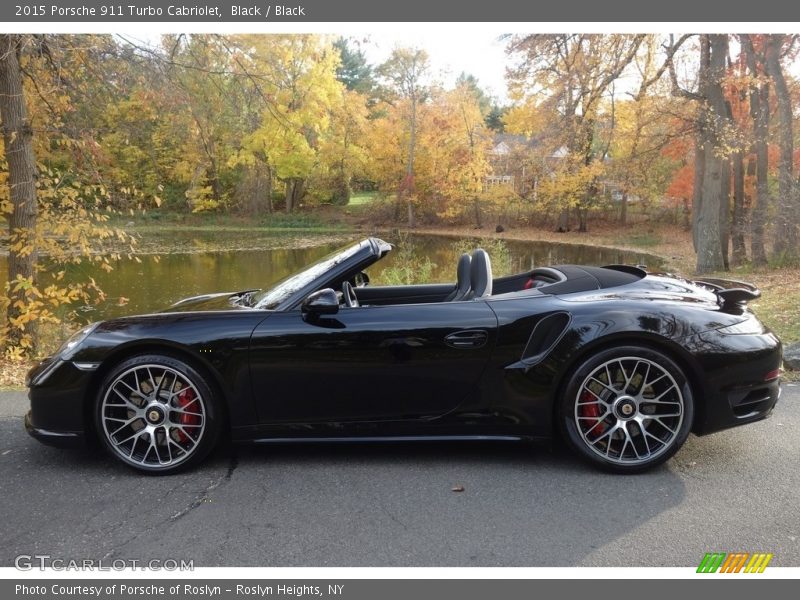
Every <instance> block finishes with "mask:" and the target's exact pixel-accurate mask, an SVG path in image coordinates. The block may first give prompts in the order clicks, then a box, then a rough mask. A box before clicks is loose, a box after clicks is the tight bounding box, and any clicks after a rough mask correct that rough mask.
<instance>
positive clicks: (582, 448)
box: [25, 238, 781, 473]
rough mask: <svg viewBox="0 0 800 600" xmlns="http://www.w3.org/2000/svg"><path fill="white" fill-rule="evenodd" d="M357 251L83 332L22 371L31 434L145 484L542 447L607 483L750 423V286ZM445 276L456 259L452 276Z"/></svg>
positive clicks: (764, 396)
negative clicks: (415, 452)
mask: <svg viewBox="0 0 800 600" xmlns="http://www.w3.org/2000/svg"><path fill="white" fill-rule="evenodd" d="M390 250H391V246H390V245H389V244H387V243H386V242H384V241H382V240H379V239H376V238H369V239H366V240H364V241H362V242H360V243H357V244H355V245H352V246H349V247H347V248H344V249H343V250H341V251H339V252H336V253H334V254H332V255H329V256H328V257H326V258H324V259H322V260H320V261H319V262H317V263H316V264H313V265H311V266H310V267H308V268H306V269H305V270H303V271H301V272H299V273H297V274H295V275H292V276H291V277H289V278H287V279H285V280H283V281H282V282H280V283H278V284H277V285H275V286H274V287H272V288H271V289H268V290H263V291H261V290H247V291H242V292H236V293H222V294H210V295H206V296H198V297H195V298H188V299H186V300H182V301H180V302H178V303H177V304H175V305H173V306H172V307H170V308H169V309H167V310H166V311H164V312H161V313H157V314H150V315H141V316H132V317H124V318H118V319H112V320H108V321H103V322H99V323H94V324H92V325H90V326H88V327H86V328H84V329H83V330H81V331H79V332H78V333H76V334H75V335H74V336H73V337H72V338H70V339H69V341H67V342H66V343H65V344H64V345H63V346H62V348H61V349H60V350H59V351H58V352H57V353H56V354H55V355H54V356H52V357H50V358H48V359H46V360H44V361H43V362H42V363H41V364H39V365H38V366H36V367H35V368H34V369H33V370H31V372H30V374H29V382H28V385H29V387H30V401H31V410H30V412H29V413H28V415H27V418H26V420H25V425H26V428H27V430H28V431H29V432H30V434H31V435H33V436H34V437H35V438H37V439H39V440H41V441H43V442H45V443H49V444H54V445H71V444H75V443H80V442H83V441H91V440H99V441H100V443H101V444H102V445H103V446H104V447H105V448H106V450H108V451H109V452H110V453H111V455H113V456H114V457H116V458H117V459H119V460H120V461H122V462H123V463H125V464H127V465H130V466H132V467H135V468H137V469H140V470H144V471H151V472H160V473H166V472H172V471H174V470H176V469H179V468H182V467H186V466H188V465H190V464H195V463H197V462H198V461H200V460H201V459H202V458H203V457H204V456H206V455H207V454H208V452H209V451H210V450H211V449H212V448H213V447H214V445H215V444H216V443H217V441H218V439H219V437H220V436H221V435H230V436H231V437H232V439H233V440H234V441H237V442H296V441H352V440H376V441H377V440H432V439H450V440H473V439H481V440H484V439H485V440H494V439H499V440H547V439H551V438H552V437H554V436H561V437H562V438H563V439H564V440H565V441H566V442H567V444H568V445H569V446H570V447H571V448H572V449H573V450H575V451H576V452H577V453H578V454H579V455H581V456H583V457H585V458H587V459H589V460H590V461H591V462H593V463H595V464H596V465H599V466H601V467H605V468H608V469H610V470H612V471H617V472H636V471H642V470H645V469H647V468H650V467H653V466H654V465H657V464H660V463H662V462H664V461H665V460H667V459H668V458H669V457H670V456H672V455H673V454H674V453H675V452H676V451H677V450H678V449H679V448H680V447H681V445H682V444H683V443H684V441H685V440H686V438H687V436H688V435H689V433H690V432H694V433H696V434H706V433H711V432H714V431H718V430H720V429H725V428H727V427H732V426H735V425H742V424H744V423H750V422H753V421H757V420H759V419H762V418H764V417H766V416H768V415H769V414H770V412H771V411H772V408H773V406H775V403H776V402H777V400H778V397H779V395H780V383H779V377H780V366H781V344H780V341H779V340H778V339H777V338H776V337H775V335H773V334H772V333H770V332H769V331H768V330H767V329H765V328H764V326H763V325H762V324H761V323H760V322H759V321H758V319H756V317H755V316H754V315H753V314H752V313H751V312H750V311H749V310H748V309H747V307H746V302H747V301H748V300H751V299H754V298H757V297H758V296H759V292H758V290H757V289H755V288H754V287H752V286H750V285H748V284H743V283H740V282H732V281H727V280H704V281H686V280H682V279H678V278H674V277H670V276H665V275H655V274H650V273H647V272H646V271H644V270H642V269H640V268H637V267H632V266H625V265H612V266H607V267H588V266H574V265H563V266H556V267H542V268H537V269H533V270H532V271H529V272H526V273H521V274H518V275H512V276H509V277H502V278H498V279H493V278H492V271H491V266H490V261H489V256H488V255H487V254H486V252H485V251H483V250H481V249H478V250H475V251H474V252H473V253H472V255H471V256H469V255H464V256H462V257H461V258H460V260H459V261H458V265H457V269H456V270H457V278H458V281H457V283H456V284H455V285H454V284H431V285H408V286H369V285H368V283H369V277H368V275H367V274H366V273H365V271H366V270H367V269H368V268H369V267H370V265H372V264H373V263H375V262H376V261H378V260H380V259H381V258H382V257H383V256H385V255H386V254H387V253H388V252H389V251H390ZM454 267H456V265H454Z"/></svg>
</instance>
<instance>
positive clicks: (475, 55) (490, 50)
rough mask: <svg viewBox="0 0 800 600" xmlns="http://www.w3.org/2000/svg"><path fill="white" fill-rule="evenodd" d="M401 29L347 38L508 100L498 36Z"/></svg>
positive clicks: (371, 53) (381, 56)
mask: <svg viewBox="0 0 800 600" xmlns="http://www.w3.org/2000/svg"><path fill="white" fill-rule="evenodd" d="M443 26H445V27H446V26H447V25H443ZM400 27H401V29H402V33H401V32H400V31H398V32H397V33H389V32H385V31H383V32H381V33H379V34H376V33H374V32H373V33H364V34H363V35H362V34H357V33H352V34H348V35H347V37H348V38H350V39H351V40H353V41H355V42H357V43H358V44H359V45H360V46H361V49H362V50H363V51H364V54H365V55H366V57H367V60H368V61H369V62H370V63H371V64H373V65H378V64H380V63H382V62H384V61H385V60H386V59H387V58H389V55H390V54H391V52H392V50H393V49H394V48H395V47H398V46H404V47H411V48H420V49H422V50H425V51H426V52H427V53H428V56H429V59H430V65H431V69H430V74H431V76H432V77H433V79H434V80H435V81H438V82H441V83H442V84H443V85H444V86H445V87H452V85H453V84H454V83H455V80H456V78H457V77H458V76H459V75H460V74H461V73H462V72H466V73H469V74H472V75H474V76H475V77H476V78H477V79H478V81H479V83H480V85H481V87H482V88H483V89H484V91H486V92H487V93H488V94H489V95H490V96H494V97H495V98H497V100H499V101H500V102H501V103H503V102H504V101H505V100H506V97H507V96H506V82H505V65H506V62H507V59H506V55H505V43H504V42H501V41H498V37H499V33H490V32H485V33H481V34H477V33H475V32H473V31H467V30H464V29H462V30H459V29H458V28H456V29H454V30H453V31H450V32H447V34H445V35H443V34H442V33H441V32H434V31H431V30H430V29H426V30H425V31H416V32H415V31H410V30H409V27H408V26H407V25H402V26H400ZM125 37H127V38H129V39H131V40H136V41H137V42H144V43H145V44H147V45H150V46H157V45H158V44H159V39H160V35H159V34H156V33H148V32H137V33H132V34H130V35H126V36H125Z"/></svg>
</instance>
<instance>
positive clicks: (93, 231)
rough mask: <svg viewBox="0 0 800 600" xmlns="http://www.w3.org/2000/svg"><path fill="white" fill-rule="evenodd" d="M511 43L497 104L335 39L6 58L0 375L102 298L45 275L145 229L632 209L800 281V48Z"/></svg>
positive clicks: (129, 46) (0, 82) (4, 38)
mask: <svg viewBox="0 0 800 600" xmlns="http://www.w3.org/2000/svg"><path fill="white" fill-rule="evenodd" d="M504 43H505V44H506V45H507V63H506V64H504V65H497V68H498V69H504V70H506V73H507V81H508V86H509V94H508V100H503V101H500V100H498V99H496V98H492V97H490V96H489V95H488V94H487V93H486V92H485V91H483V90H482V89H481V87H480V82H479V81H477V80H476V79H475V78H474V77H473V76H471V75H470V74H468V73H464V74H462V75H461V76H460V77H459V78H458V80H457V81H456V84H455V85H454V86H451V87H447V86H443V85H442V84H441V83H439V82H437V79H436V74H435V73H432V72H431V68H430V64H429V57H428V56H427V55H426V53H425V52H424V51H423V50H420V49H415V48H397V49H395V50H394V51H393V53H392V54H391V56H390V57H389V59H388V60H387V61H386V62H384V63H383V64H376V65H373V64H370V63H369V62H368V61H367V59H366V56H365V54H364V52H363V51H362V49H361V48H360V46H359V42H358V40H352V39H344V38H336V37H333V36H319V35H224V36H223V35H195V34H192V35H166V36H162V38H161V42H160V45H158V46H157V47H153V46H150V45H146V44H144V43H142V42H140V41H137V40H134V39H130V38H128V37H126V36H123V35H119V36H108V35H11V34H3V35H0V117H1V118H2V128H3V141H2V148H1V149H0V211H2V213H3V215H4V217H5V218H6V220H7V222H8V244H7V246H8V265H9V268H8V271H9V276H8V282H7V283H6V287H5V292H4V293H3V294H1V295H0V309H2V310H4V311H5V312H6V313H7V314H6V318H5V321H4V322H5V326H4V329H3V331H2V332H0V339H2V340H3V344H4V345H5V346H6V347H7V349H8V350H7V352H11V353H12V354H20V353H25V352H28V351H30V350H31V349H33V348H34V346H35V340H36V335H35V327H36V324H37V323H40V322H46V321H47V320H55V319H56V317H55V315H54V308H55V307H58V306H60V305H61V304H63V303H69V302H74V301H75V300H77V299H79V298H86V297H87V296H88V295H89V294H101V293H102V292H101V291H100V290H97V289H96V286H94V287H93V285H94V284H93V281H91V280H88V281H85V282H66V281H60V280H59V279H58V278H57V279H56V282H55V283H53V284H49V285H48V286H46V287H44V286H40V285H38V282H37V273H38V272H39V271H40V270H41V268H42V267H41V265H40V257H41V256H48V257H50V259H51V264H55V265H58V264H59V263H62V264H63V263H66V262H74V261H80V260H86V261H92V262H97V263H99V264H101V265H102V266H103V268H108V269H110V268H111V261H113V260H114V259H115V258H119V257H120V251H119V248H120V247H125V248H127V250H126V252H125V254H128V253H130V254H131V255H132V254H133V253H134V251H135V240H134V239H132V238H130V237H129V235H128V234H127V233H126V232H125V231H123V230H121V229H119V228H116V227H112V226H110V225H109V222H110V221H109V219H110V216H111V215H114V214H117V213H123V214H126V213H127V214H136V212H137V211H142V210H148V211H164V212H187V213H191V212H217V213H235V214H242V215H248V216H252V217H258V216H260V215H264V214H269V213H271V212H273V211H284V212H288V213H292V212H295V211H314V210H315V208H316V207H319V206H322V205H334V206H336V205H338V206H344V205H347V203H348V201H349V199H350V197H351V194H352V193H353V191H354V190H357V191H359V190H369V191H375V192H377V193H378V194H379V196H380V197H381V198H384V200H383V202H382V203H381V206H383V207H385V208H386V209H388V213H386V214H388V215H389V217H390V219H391V220H393V221H395V222H397V223H398V224H405V225H407V226H408V227H414V226H415V225H416V224H418V223H426V224H436V223H443V224H453V223H468V224H474V225H475V226H476V227H481V226H483V225H484V223H491V224H492V226H494V224H495V223H503V224H505V226H509V225H511V226H513V225H515V224H518V223H524V224H526V225H535V226H541V227H547V228H550V229H557V230H560V231H566V230H569V229H577V230H579V231H586V230H588V229H589V227H590V226H591V221H592V219H594V218H597V215H600V214H604V215H608V214H609V213H610V214H613V215H614V216H613V218H614V219H615V220H616V222H618V225H619V227H620V228H623V227H626V226H630V225H628V222H629V220H630V209H631V206H633V205H636V206H638V207H640V208H641V207H644V208H646V209H647V212H648V214H650V215H658V214H661V212H664V213H666V214H670V215H681V219H683V220H685V222H686V225H687V226H688V227H691V229H692V234H693V240H694V245H695V250H696V253H697V264H696V268H697V271H698V272H714V271H720V270H725V269H727V268H729V267H730V266H733V265H741V264H743V263H746V262H748V261H751V262H752V263H753V264H754V265H766V264H767V262H768V261H772V262H773V263H780V264H789V263H792V262H794V261H796V260H797V258H798V226H799V225H800V210H798V208H799V207H800V206H799V205H800V193H799V189H800V188H799V187H798V180H797V174H796V163H797V162H798V159H800V157H798V155H797V153H796V152H795V149H794V132H795V129H796V128H795V119H796V115H795V112H794V107H795V105H796V104H797V97H798V92H800V90H799V89H798V85H797V81H796V79H795V75H796V69H797V64H796V58H797V52H798V49H800V44H798V36H795V35H751V34H747V35H744V34H743V35H723V34H713V35H705V34H698V35H682V36H679V37H676V36H663V35H621V34H610V35H581V34H572V35H567V34H564V35H556V34H535V35H511V36H507V37H506V38H504ZM501 140H502V144H501ZM501 148H502V151H501V150H500V149H501ZM660 211H661V212H660ZM768 240H774V241H773V243H769V242H768ZM112 241H113V242H114V243H113V244H112V243H111V242H112ZM110 248H113V250H111V249H110ZM62 273H63V272H62Z"/></svg>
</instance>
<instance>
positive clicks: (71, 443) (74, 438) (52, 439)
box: [25, 411, 86, 448]
mask: <svg viewBox="0 0 800 600" xmlns="http://www.w3.org/2000/svg"><path fill="white" fill-rule="evenodd" d="M25 431H27V432H28V435H30V436H31V437H32V438H34V439H36V440H38V441H40V442H42V443H43V444H47V445H48V446H55V447H57V448H80V447H82V446H84V445H85V444H86V439H85V435H84V433H83V431H50V430H49V429H42V428H40V427H34V425H33V418H32V415H31V411H28V414H26V415H25Z"/></svg>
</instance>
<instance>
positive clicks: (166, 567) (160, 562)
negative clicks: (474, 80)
mask: <svg viewBox="0 0 800 600" xmlns="http://www.w3.org/2000/svg"><path fill="white" fill-rule="evenodd" d="M14 566H15V567H16V568H17V570H19V571H32V570H35V569H36V570H39V571H44V570H46V569H52V570H53V571H125V570H126V569H134V570H140V571H194V560H193V559H192V560H184V559H174V558H152V559H150V560H137V559H130V558H125V559H123V558H116V559H113V560H110V561H107V560H102V559H94V558H53V557H52V556H50V555H49V554H20V555H19V556H17V557H16V558H15V559H14Z"/></svg>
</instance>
